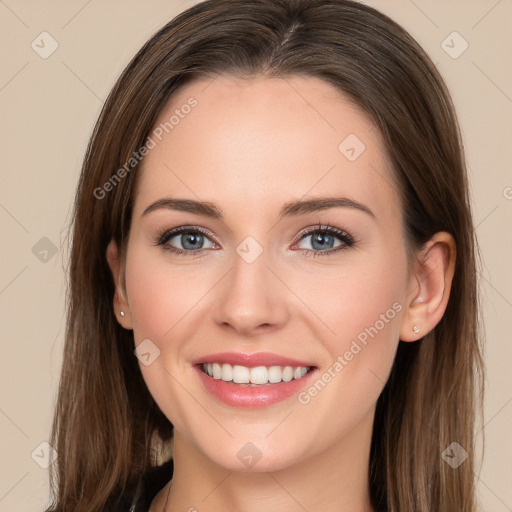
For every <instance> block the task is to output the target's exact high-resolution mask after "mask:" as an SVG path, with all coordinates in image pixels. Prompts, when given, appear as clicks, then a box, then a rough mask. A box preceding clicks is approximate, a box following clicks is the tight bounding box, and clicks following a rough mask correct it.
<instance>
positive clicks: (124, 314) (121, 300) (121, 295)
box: [106, 240, 132, 329]
mask: <svg viewBox="0 0 512 512" xmlns="http://www.w3.org/2000/svg"><path fill="white" fill-rule="evenodd" d="M106 258H107V262H108V265H109V267H110V271H111V272H112V278H113V280H114V285H115V292H114V297H113V304H114V312H115V315H116V317H117V321H118V322H119V324H120V325H121V326H122V327H124V328H125V329H132V322H131V316H130V306H129V304H128V300H127V298H126V294H125V291H124V288H123V280H122V275H123V272H124V268H123V266H122V265H121V259H120V257H119V250H118V248H117V244H116V243H115V241H114V240H111V241H110V242H109V244H108V246H107V250H106Z"/></svg>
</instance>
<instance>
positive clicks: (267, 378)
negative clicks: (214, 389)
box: [202, 363, 311, 384]
mask: <svg viewBox="0 0 512 512" xmlns="http://www.w3.org/2000/svg"><path fill="white" fill-rule="evenodd" d="M310 369H311V368H310V367H309V366H308V367H305V366H297V367H292V366H255V367H253V368H248V367H247V366H241V365H237V364H235V365H230V364H227V363H224V364H220V363H203V365H202V370H203V372H204V373H206V374H208V375H209V376H210V377H213V378H214V379H217V380H220V379H222V380H223V381H225V382H231V381H233V382H235V383H236V384H269V383H270V384H277V383H278V382H290V381H291V380H293V379H300V378H301V377H304V375H306V374H307V373H308V371H309V370H310Z"/></svg>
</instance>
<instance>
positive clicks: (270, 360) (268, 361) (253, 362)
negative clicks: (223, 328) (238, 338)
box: [192, 352, 314, 368]
mask: <svg viewBox="0 0 512 512" xmlns="http://www.w3.org/2000/svg"><path fill="white" fill-rule="evenodd" d="M202 363H228V364H231V365H240V366H247V367H248V368H253V367H255V366H294V367H297V366H304V367H306V368H307V367H308V366H314V365H313V364H311V362H308V361H300V360H298V359H292V358H290V357H285V356H280V355H278V354H272V353H271V352H256V353H253V354H248V353H245V352H221V353H217V354H209V355H207V356H203V357H200V358H198V359H195V360H194V361H192V364H194V365H198V364H202Z"/></svg>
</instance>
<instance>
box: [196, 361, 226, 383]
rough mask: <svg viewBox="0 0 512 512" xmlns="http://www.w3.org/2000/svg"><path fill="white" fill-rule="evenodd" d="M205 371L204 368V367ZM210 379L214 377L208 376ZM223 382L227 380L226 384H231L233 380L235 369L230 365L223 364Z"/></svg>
mask: <svg viewBox="0 0 512 512" xmlns="http://www.w3.org/2000/svg"><path fill="white" fill-rule="evenodd" d="M203 369H204V367H203ZM208 375H210V377H213V373H212V374H210V373H209V374H208ZM220 378H221V379H222V380H225V381H226V382H229V381H230V380H233V367H232V366H231V365H230V364H223V365H222V375H221V377H220Z"/></svg>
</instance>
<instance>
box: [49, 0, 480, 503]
mask: <svg viewBox="0 0 512 512" xmlns="http://www.w3.org/2000/svg"><path fill="white" fill-rule="evenodd" d="M477 255H478V253H477V246H476V241H475V238H474V228H473V221H472V216H471V210H470V202H469V194H468V183H467V176H466V168H465V161H464V152H463V148H462V142H461V137H460V133H459V128H458V123H457V119H456V114H455V112H454V107H453V104H452V102H451V99H450V96H449V93H448V91H447V89H446V86H445V84H444V83H443V80H442V79H441V77H440V75H439V73H438V72H437V71H436V69H435V67H434V66H433V64H432V62H431V61H430V60H429V58H428V57H427V55H426V54H425V52H424V51H423V50H422V49H421V48H420V47H419V45H418V44H417V43H416V42H415V41H414V40H413V39H412V38H411V36H410V35H408V34H407V33H406V32H405V31H404V29H402V28H401V27H400V26H398V25H397V24H396V23H395V22H393V21H392V20H391V19H389V18H388V17H387V16H385V15H383V14H381V13H380V12H378V11H376V10H374V9H373V8H370V7H368V6H365V5H363V4H359V3H357V2H353V1H349V0H310V1H308V0H278V1H275V0H234V1H233V0H229V1H228V0H214V1H213V0H211V1H206V2H202V3H200V4H198V5H195V6H194V7H192V8H190V9H188V10H187V11H185V12H183V13H182V14H180V15H179V16H178V17H176V18H175V19H174V20H173V21H171V22H170V23H169V24H167V25H166V26H165V27H164V28H162V29H161V30H160V31H158V32H157V33H156V34H155V35H154V36H153V37H152V38H151V39H150V40H149V41H148V42H147V43H146V44H145V45H144V47H143V48H142V49H141V50H140V51H139V52H138V54H137V55H136V56H135V57H134V59H133V60H132V62H131V63H130V64H129V65H128V67H127V68H126V70H125V71H124V72H123V74H122V75H121V77H120V78H119V80H118V81H117V83H116V84H115V86H114V88H113V90H112V92H111V94H110V96H109V98H108V99H107V101H106V103H105V106H104V108H103V111H102V113H101V115H100V118H99V120H98V122H97V125H96V127H95V130H94V133H93V135H92V138H91V141H90V144H89V146H88V149H87V153H86V156H85V160H84V165H83V169H82V174H81V178H80V182H79V186H78V190H77V196H76V203H75V211H74V223H73V247H72V253H71V262H70V289H69V311H68V320H67V333H66V345H65V354H64V361H63V368H62V378H61V382H60V389H59V397H58V403H57V408H56V412H55V419H54V425H53V432H52V439H51V444H52V446H54V447H56V450H57V452H58V459H57V461H56V462H55V464H54V465H53V466H52V470H53V473H52V484H53V489H54V503H53V504H52V505H51V506H50V507H49V508H48V509H47V510H48V511H55V512H57V511H58V512H64V511H75V512H79V511H93V510H94V511H96V510H97V511H112V510H119V511H128V510H130V511H135V512H139V511H147V510H149V511H150V512H156V511H158V512H160V511H166V512H168V511H171V510H172V511H174V510H205V509H207V510H210V511H216V510H243V511H251V512H252V511H260V510H279V511H292V510H309V511H314V510H323V511H325V510H327V511H331V510H332V511H335V510H351V511H358V512H359V511H361V512H363V511H364V512H367V511H373V512H375V511H393V512H399V511H413V510H414V511H418V512H426V511H430V512H431V511H442V510H457V511H461V512H473V511H475V510H476V492H475V461H474V458H475V451H474V444H475V443H474V422H475V418H476V412H478V411H480V410H481V400H482V393H483V363H482V356H481V348H480V346H479V323H480V321H479V311H478V297H477V282H476V259H477ZM317 256H319V257H317ZM479 379H480V380H479ZM171 455H172V458H170V456H171Z"/></svg>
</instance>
